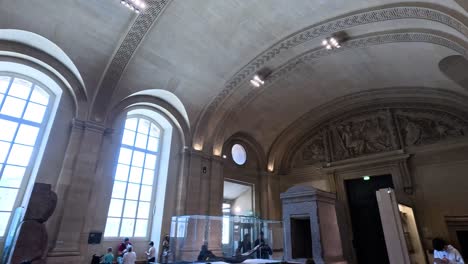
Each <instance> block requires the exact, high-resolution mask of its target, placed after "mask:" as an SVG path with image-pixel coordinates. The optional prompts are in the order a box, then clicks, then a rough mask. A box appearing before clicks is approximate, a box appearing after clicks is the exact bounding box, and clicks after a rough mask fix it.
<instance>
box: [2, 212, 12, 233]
mask: <svg viewBox="0 0 468 264" xmlns="http://www.w3.org/2000/svg"><path fill="white" fill-rule="evenodd" d="M9 220H10V213H6V212H0V236H5V235H6V234H5V232H6V229H7V225H8V221H9Z"/></svg>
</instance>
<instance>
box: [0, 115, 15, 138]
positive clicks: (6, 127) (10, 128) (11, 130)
mask: <svg viewBox="0 0 468 264" xmlns="http://www.w3.org/2000/svg"><path fill="white" fill-rule="evenodd" d="M16 128H18V123H16V122H12V121H8V120H3V119H0V131H1V132H0V140H5V141H13V137H14V136H15V132H16Z"/></svg>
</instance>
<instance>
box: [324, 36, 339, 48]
mask: <svg viewBox="0 0 468 264" xmlns="http://www.w3.org/2000/svg"><path fill="white" fill-rule="evenodd" d="M322 45H323V46H324V47H325V48H326V49H327V50H332V49H339V48H341V45H340V43H339V41H338V40H337V39H336V38H334V37H330V38H326V39H324V40H323V41H322Z"/></svg>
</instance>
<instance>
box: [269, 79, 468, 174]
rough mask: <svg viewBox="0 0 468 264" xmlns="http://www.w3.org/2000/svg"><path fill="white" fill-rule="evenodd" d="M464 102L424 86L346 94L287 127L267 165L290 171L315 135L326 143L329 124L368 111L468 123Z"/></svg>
mask: <svg viewBox="0 0 468 264" xmlns="http://www.w3.org/2000/svg"><path fill="white" fill-rule="evenodd" d="M467 99H468V98H466V96H463V95H460V94H457V93H454V92H448V91H444V90H441V89H434V88H424V87H406V88H386V89H382V90H369V91H365V92H359V93H355V94H349V95H346V96H343V97H340V98H337V99H335V100H332V101H330V102H328V103H326V104H323V105H321V106H319V107H317V108H315V109H313V110H312V111H310V112H308V113H306V114H304V115H303V116H302V117H301V118H299V119H297V120H296V121H295V122H293V123H292V124H291V125H290V126H288V128H286V129H285V130H284V131H283V132H282V133H281V134H280V136H278V138H277V139H276V140H275V141H274V143H273V145H272V146H271V148H270V150H269V153H268V164H269V165H271V164H272V165H273V166H274V169H275V170H279V171H280V172H285V171H287V170H289V169H290V165H291V163H292V159H293V158H294V157H295V155H296V152H297V151H298V149H300V148H301V146H303V145H304V144H306V143H307V142H309V141H311V140H313V139H314V136H316V135H318V134H320V133H323V137H324V140H329V139H328V138H329V137H330V135H329V134H327V132H324V130H326V127H327V126H328V125H330V124H332V123H333V122H337V121H338V120H344V119H346V117H351V116H353V115H358V114H361V113H365V112H369V111H374V112H375V111H389V115H390V116H393V115H395V111H397V110H408V109H417V110H418V111H419V110H420V111H427V110H431V109H432V110H434V111H438V112H440V113H445V114H446V115H447V116H450V117H453V118H455V119H458V120H462V121H463V122H465V121H468V107H467V106H466V104H464V103H463V102H464V101H465V100H467ZM391 118H394V117H391ZM463 133H464V132H463ZM398 140H400V141H401V140H402V139H398ZM400 141H398V142H392V144H396V145H392V149H401V148H404V146H400V145H398V144H400ZM325 154H326V155H328V157H329V155H330V154H327V153H325ZM335 160H336V159H335ZM331 161H332V160H330V159H329V158H328V159H324V160H322V161H321V162H322V165H326V164H327V163H329V162H331Z"/></svg>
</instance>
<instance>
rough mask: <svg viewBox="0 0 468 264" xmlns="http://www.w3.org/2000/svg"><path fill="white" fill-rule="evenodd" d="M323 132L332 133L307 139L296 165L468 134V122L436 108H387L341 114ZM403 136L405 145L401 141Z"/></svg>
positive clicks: (428, 142) (319, 134) (300, 150)
mask: <svg viewBox="0 0 468 264" xmlns="http://www.w3.org/2000/svg"><path fill="white" fill-rule="evenodd" d="M392 112H393V113H394V114H393V115H392V114H391V113H392ZM320 131H328V132H325V133H324V132H319V133H316V134H314V135H312V136H311V137H310V139H309V140H307V141H305V142H306V143H305V144H304V146H303V147H302V148H300V149H299V150H298V152H297V153H298V154H297V155H296V156H295V157H296V158H295V162H294V164H295V165H296V166H297V165H299V166H300V165H312V164H315V163H319V162H327V159H329V158H328V154H327V153H331V161H340V160H345V159H350V158H356V157H359V156H362V155H368V154H376V153H381V152H386V151H392V150H397V149H400V148H401V147H403V148H404V147H412V146H419V145H425V144H433V143H437V142H440V141H442V140H447V139H452V138H460V137H464V136H468V121H467V120H464V119H462V118H461V117H459V116H457V115H455V114H452V113H449V112H445V111H442V110H436V109H433V110H427V109H417V108H403V109H402V108H393V109H391V108H386V109H380V110H379V109H376V110H374V111H368V112H365V113H355V114H353V113H350V114H347V115H346V116H340V117H339V119H338V120H336V119H335V121H333V120H332V122H331V123H328V124H323V125H322V126H321V128H320ZM398 134H399V135H398ZM323 135H328V137H329V138H328V139H329V141H327V140H324V136H323ZM399 138H400V139H401V141H402V146H400V144H399V143H397V142H399ZM327 142H330V144H328V143H327Z"/></svg>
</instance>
